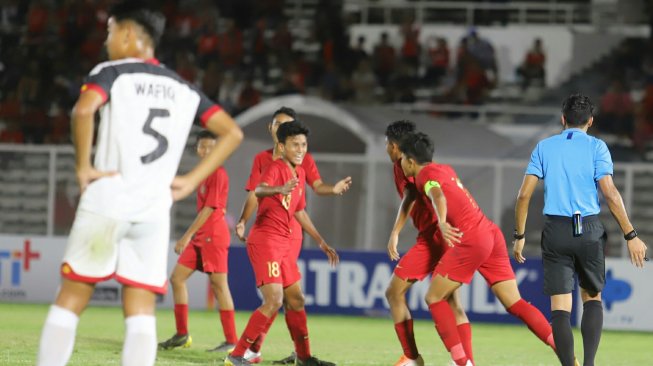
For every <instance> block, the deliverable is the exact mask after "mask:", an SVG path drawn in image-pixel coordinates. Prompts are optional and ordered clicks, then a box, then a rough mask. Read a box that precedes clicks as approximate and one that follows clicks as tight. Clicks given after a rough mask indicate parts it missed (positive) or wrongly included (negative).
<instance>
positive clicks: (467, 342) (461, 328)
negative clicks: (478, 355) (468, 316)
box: [457, 323, 474, 363]
mask: <svg viewBox="0 0 653 366" xmlns="http://www.w3.org/2000/svg"><path fill="white" fill-rule="evenodd" d="M457 328H458V336H459V337H460V342H462V344H463V349H464V350H465V355H467V358H469V359H470V360H472V363H474V353H473V352H472V325H471V324H469V323H462V324H458V326H457Z"/></svg>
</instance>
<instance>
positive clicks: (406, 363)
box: [395, 355, 424, 366]
mask: <svg viewBox="0 0 653 366" xmlns="http://www.w3.org/2000/svg"><path fill="white" fill-rule="evenodd" d="M395 366H424V359H423V358H422V356H421V355H417V358H416V359H414V360H413V359H412V358H408V356H406V355H401V358H400V359H399V360H398V361H397V362H396V363H395Z"/></svg>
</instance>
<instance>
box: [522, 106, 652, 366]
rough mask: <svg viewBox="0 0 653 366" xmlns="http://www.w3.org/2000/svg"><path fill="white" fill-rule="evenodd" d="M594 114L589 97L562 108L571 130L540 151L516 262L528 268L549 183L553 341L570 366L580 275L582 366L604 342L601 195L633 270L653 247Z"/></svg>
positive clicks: (527, 179) (525, 190)
mask: <svg viewBox="0 0 653 366" xmlns="http://www.w3.org/2000/svg"><path fill="white" fill-rule="evenodd" d="M593 108H594V106H593V105H592V102H591V101H590V99H589V98H588V97H586V96H584V95H582V94H573V95H571V96H569V97H568V98H567V99H566V100H565V101H564V102H563V104H562V118H561V121H562V125H563V127H564V130H563V131H562V133H560V134H559V135H555V136H551V137H549V138H546V139H544V140H542V141H540V142H539V143H538V144H537V146H536V147H535V149H534V150H533V153H532V154H531V161H530V163H529V164H528V167H527V168H526V175H525V176H524V182H523V183H522V186H521V188H520V190H519V195H518V198H517V204H516V206H515V233H514V239H515V241H514V256H515V259H516V260H517V262H519V263H523V262H524V261H525V258H524V257H523V256H522V250H523V248H524V232H525V228H526V216H527V214H528V204H529V202H530V199H531V196H532V194H533V191H534V190H535V187H536V186H537V182H538V180H539V179H542V180H544V215H545V223H544V229H543V230H542V243H541V244H542V263H543V267H544V292H545V293H546V294H547V295H549V296H551V323H552V324H551V325H552V328H553V338H554V341H555V344H556V347H557V352H558V358H559V359H560V363H561V364H562V365H563V366H573V365H574V338H573V334H572V332H571V324H570V322H569V319H570V315H571V307H572V296H571V291H572V289H573V287H574V273H576V274H577V275H578V281H579V285H580V293H581V299H582V300H583V318H582V321H581V333H582V336H583V349H584V360H583V361H584V362H583V365H585V366H591V365H594V356H595V355H596V351H597V349H598V346H599V341H600V340H601V328H602V327H603V306H602V304H601V290H602V289H603V286H604V284H605V253H604V250H605V242H606V237H607V236H606V233H605V230H604V228H603V224H602V223H601V221H599V218H598V214H599V212H600V207H599V196H598V188H599V187H600V189H601V192H602V193H603V196H604V197H605V200H606V202H607V203H608V207H609V208H610V212H611V213H612V215H613V216H614V218H615V219H616V220H617V222H618V223H619V226H620V227H621V230H622V231H623V232H624V238H625V239H626V241H627V242H628V251H629V252H630V260H631V262H632V263H633V264H634V265H635V266H637V267H643V266H644V258H645V254H646V245H645V244H644V242H643V241H642V240H640V239H639V238H638V237H637V232H636V231H635V229H634V228H633V225H632V224H631V223H630V220H629V219H628V215H627V213H626V209H625V208H624V205H623V201H622V199H621V195H620V194H619V191H618V190H617V188H616V187H615V186H614V183H613V181H612V158H611V157H610V151H608V147H607V146H606V144H605V142H603V141H602V140H599V139H597V138H595V137H592V136H589V135H588V134H587V129H588V128H589V127H590V126H592V122H593V121H594V119H593V117H592V110H593Z"/></svg>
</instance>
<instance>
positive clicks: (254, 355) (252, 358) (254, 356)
mask: <svg viewBox="0 0 653 366" xmlns="http://www.w3.org/2000/svg"><path fill="white" fill-rule="evenodd" d="M244 357H245V359H246V360H247V361H249V363H251V364H254V363H261V361H263V359H262V358H261V352H253V351H251V350H250V349H249V348H248V349H247V351H245V356H244Z"/></svg>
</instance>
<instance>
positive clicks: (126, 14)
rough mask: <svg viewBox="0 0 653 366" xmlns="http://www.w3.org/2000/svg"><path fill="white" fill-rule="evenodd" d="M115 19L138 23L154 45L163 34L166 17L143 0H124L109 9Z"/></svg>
mask: <svg viewBox="0 0 653 366" xmlns="http://www.w3.org/2000/svg"><path fill="white" fill-rule="evenodd" d="M109 14H110V16H112V17H113V18H114V19H115V20H116V21H118V22H122V21H124V20H131V21H133V22H135V23H136V24H138V25H140V26H141V27H142V28H143V30H144V31H145V33H147V35H148V36H149V37H150V39H151V40H152V45H153V46H155V47H156V45H157V44H158V43H159V40H160V39H161V36H162V35H163V31H164V29H165V25H166V18H165V16H163V14H162V13H161V12H159V11H158V10H156V8H155V7H154V6H153V4H152V5H151V4H150V2H148V1H144V0H124V1H121V2H119V3H117V4H115V5H114V6H113V7H112V8H111V10H110V11H109Z"/></svg>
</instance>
